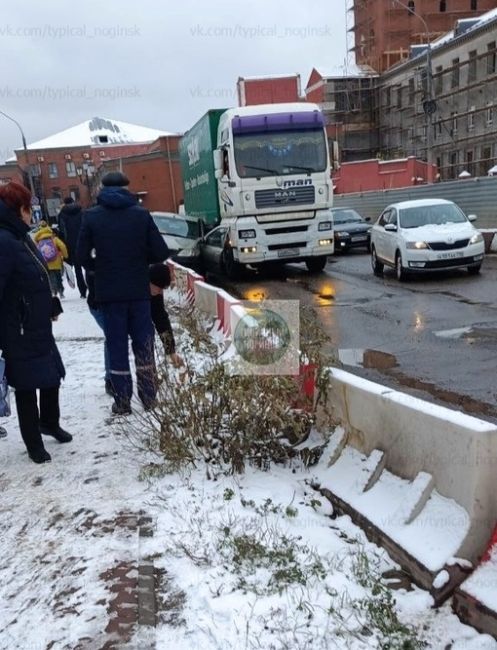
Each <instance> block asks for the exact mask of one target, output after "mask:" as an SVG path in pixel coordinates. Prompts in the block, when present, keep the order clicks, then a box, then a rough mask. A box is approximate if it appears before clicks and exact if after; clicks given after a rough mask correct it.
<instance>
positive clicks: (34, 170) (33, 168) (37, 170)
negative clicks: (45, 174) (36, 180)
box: [29, 164, 41, 176]
mask: <svg viewBox="0 0 497 650" xmlns="http://www.w3.org/2000/svg"><path fill="white" fill-rule="evenodd" d="M29 172H30V174H31V176H41V167H40V165H38V164H36V165H30V166H29Z"/></svg>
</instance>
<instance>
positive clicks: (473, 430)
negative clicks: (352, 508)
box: [329, 369, 497, 563]
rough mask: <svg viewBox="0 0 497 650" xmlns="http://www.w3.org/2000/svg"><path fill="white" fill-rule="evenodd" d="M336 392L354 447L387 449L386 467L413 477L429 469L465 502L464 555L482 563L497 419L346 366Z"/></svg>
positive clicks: (494, 516)
mask: <svg viewBox="0 0 497 650" xmlns="http://www.w3.org/2000/svg"><path fill="white" fill-rule="evenodd" d="M329 398H330V400H331V403H332V404H333V406H334V407H335V412H336V416H337V418H338V420H339V421H340V423H341V424H342V426H343V427H344V428H345V430H346V431H347V433H348V442H349V443H350V444H351V445H352V446H353V447H355V448H356V449H358V450H360V451H361V452H363V453H364V454H366V455H369V454H371V453H372V452H373V451H374V450H381V451H383V452H385V454H386V468H387V469H388V470H390V471H391V472H393V473H394V474H396V475H397V476H400V477H403V478H405V479H410V480H414V479H415V478H416V477H417V476H418V474H419V473H420V472H425V473H428V474H429V475H431V476H432V477H433V486H434V487H435V488H436V490H437V492H438V493H440V495H442V496H443V497H446V498H448V499H453V500H454V502H455V503H457V504H458V505H459V506H461V507H462V508H464V510H465V511H466V513H467V514H468V517H469V530H468V531H467V533H466V534H465V535H464V538H463V539H461V541H460V544H459V547H458V549H457V555H458V556H459V557H462V558H465V559H467V560H470V561H471V562H473V563H477V562H478V560H479V559H480V557H481V556H482V554H483V553H484V552H485V550H486V548H487V544H488V541H489V539H490V536H491V534H492V531H493V529H494V526H495V524H496V522H497V489H496V467H497V427H496V426H495V425H494V424H492V423H490V422H486V421H484V420H480V419H477V418H474V417H471V416H469V415H465V414H464V413H460V412H458V411H453V410H450V409H448V408H445V407H442V406H438V405H436V404H431V403H429V402H425V401H423V400H420V399H417V398H415V397H411V396H409V395H406V394H404V393H401V392H398V391H395V390H391V389H389V388H386V387H385V386H381V385H379V384H375V383H373V382H370V381H367V380H365V379H362V378H360V377H357V376H356V375H352V374H351V373H348V372H345V371H343V370H338V369H333V370H332V371H331V382H330V391H329ZM424 498H426V490H425V497H424ZM414 511H416V508H414ZM441 516H442V515H441ZM414 520H415V518H414ZM447 523H448V524H449V523H451V522H447ZM452 523H453V522H452ZM440 526H442V527H443V526H444V522H443V520H441V521H440ZM450 529H451V526H450V525H447V531H449V530H450ZM447 559H449V558H447Z"/></svg>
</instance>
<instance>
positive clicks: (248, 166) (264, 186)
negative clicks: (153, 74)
mask: <svg viewBox="0 0 497 650" xmlns="http://www.w3.org/2000/svg"><path fill="white" fill-rule="evenodd" d="M180 160H181V170H182V174H183V184H184V190H185V213H186V214H187V215H189V216H193V217H195V218H197V219H198V220H199V221H201V222H202V223H203V225H204V230H210V229H212V228H215V227H216V226H219V225H220V224H222V225H223V226H224V227H226V226H227V228H228V230H227V233H228V235H227V237H226V243H225V246H226V253H227V255H228V256H229V257H230V259H231V261H232V262H233V264H230V265H229V268H230V269H231V268H236V267H239V266H240V265H241V266H250V267H258V266H261V265H264V264H268V263H271V264H275V263H288V262H305V263H306V264H307V266H308V268H309V270H311V271H318V270H321V269H322V268H324V265H325V264H326V259H327V256H328V255H330V254H331V253H333V230H332V228H333V226H332V219H331V214H330V212H329V208H330V207H331V204H332V183H331V176H330V164H329V155H328V148H327V139H326V133H325V128H324V120H323V116H322V114H321V112H320V110H319V108H318V107H317V106H316V105H313V104H306V103H292V104H271V105H259V106H250V107H242V108H234V109H215V110H210V111H208V112H207V113H206V114H205V115H204V116H203V117H202V118H201V119H200V120H199V121H198V122H197V123H196V124H195V125H194V126H193V127H192V128H191V129H190V130H189V131H188V132H187V133H186V134H185V135H184V136H183V138H182V140H181V143H180Z"/></svg>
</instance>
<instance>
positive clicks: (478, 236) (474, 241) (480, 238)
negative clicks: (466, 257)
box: [469, 232, 483, 244]
mask: <svg viewBox="0 0 497 650" xmlns="http://www.w3.org/2000/svg"><path fill="white" fill-rule="evenodd" d="M482 241H483V235H482V234H481V232H477V233H475V234H474V235H473V236H472V237H471V239H470V240H469V243H470V244H479V243H480V242H482Z"/></svg>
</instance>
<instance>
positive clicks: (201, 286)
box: [194, 280, 218, 318]
mask: <svg viewBox="0 0 497 650" xmlns="http://www.w3.org/2000/svg"><path fill="white" fill-rule="evenodd" d="M217 292H218V289H216V287H213V286H212V285H210V284H207V282H203V281H202V280H197V281H196V282H195V284H194V296H195V307H196V308H197V309H200V311H202V312H204V313H205V314H208V315H209V316H212V318H217Z"/></svg>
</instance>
